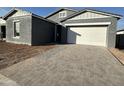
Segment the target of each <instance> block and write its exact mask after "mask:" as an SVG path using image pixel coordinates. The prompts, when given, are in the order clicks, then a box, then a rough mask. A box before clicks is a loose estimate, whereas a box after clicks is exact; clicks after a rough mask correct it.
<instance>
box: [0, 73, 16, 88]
mask: <svg viewBox="0 0 124 93" xmlns="http://www.w3.org/2000/svg"><path fill="white" fill-rule="evenodd" d="M0 86H18V84H17V83H16V82H15V81H13V80H11V79H9V78H7V77H5V76H3V75H1V74H0Z"/></svg>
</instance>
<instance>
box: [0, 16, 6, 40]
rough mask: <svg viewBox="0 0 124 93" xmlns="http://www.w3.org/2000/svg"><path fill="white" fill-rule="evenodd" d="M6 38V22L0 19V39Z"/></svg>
mask: <svg viewBox="0 0 124 93" xmlns="http://www.w3.org/2000/svg"><path fill="white" fill-rule="evenodd" d="M3 38H6V21H5V20H3V19H2V17H0V39H3Z"/></svg>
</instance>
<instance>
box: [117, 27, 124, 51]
mask: <svg viewBox="0 0 124 93" xmlns="http://www.w3.org/2000/svg"><path fill="white" fill-rule="evenodd" d="M116 48H123V49H124V29H121V30H118V31H117V33H116Z"/></svg>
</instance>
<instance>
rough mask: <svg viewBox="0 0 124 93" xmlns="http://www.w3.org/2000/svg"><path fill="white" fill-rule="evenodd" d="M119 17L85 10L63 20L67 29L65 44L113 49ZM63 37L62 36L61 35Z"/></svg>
mask: <svg viewBox="0 0 124 93" xmlns="http://www.w3.org/2000/svg"><path fill="white" fill-rule="evenodd" d="M120 18H122V16H121V15H117V14H113V13H108V12H103V11H98V10H91V9H85V10H82V11H79V12H77V13H75V14H74V15H72V16H69V17H67V18H65V19H63V20H62V21H61V22H62V24H63V25H64V26H65V27H66V28H67V30H66V42H67V43H69V44H84V45H95V46H104V47H112V48H114V47H115V42H116V29H117V28H116V27H117V21H118V20H119V19H120ZM63 36H64V35H63Z"/></svg>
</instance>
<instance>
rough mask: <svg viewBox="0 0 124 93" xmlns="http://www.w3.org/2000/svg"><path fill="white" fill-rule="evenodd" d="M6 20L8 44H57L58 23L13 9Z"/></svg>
mask: <svg viewBox="0 0 124 93" xmlns="http://www.w3.org/2000/svg"><path fill="white" fill-rule="evenodd" d="M3 19H5V20H6V42H12V43H18V44H28V45H41V44H46V43H54V42H55V25H56V23H55V22H53V21H50V20H48V19H45V18H43V17H41V16H38V15H35V14H33V13H31V12H27V11H23V10H20V9H16V8H14V9H12V10H11V11H10V12H9V13H8V14H7V15H5V16H4V17H3Z"/></svg>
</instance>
